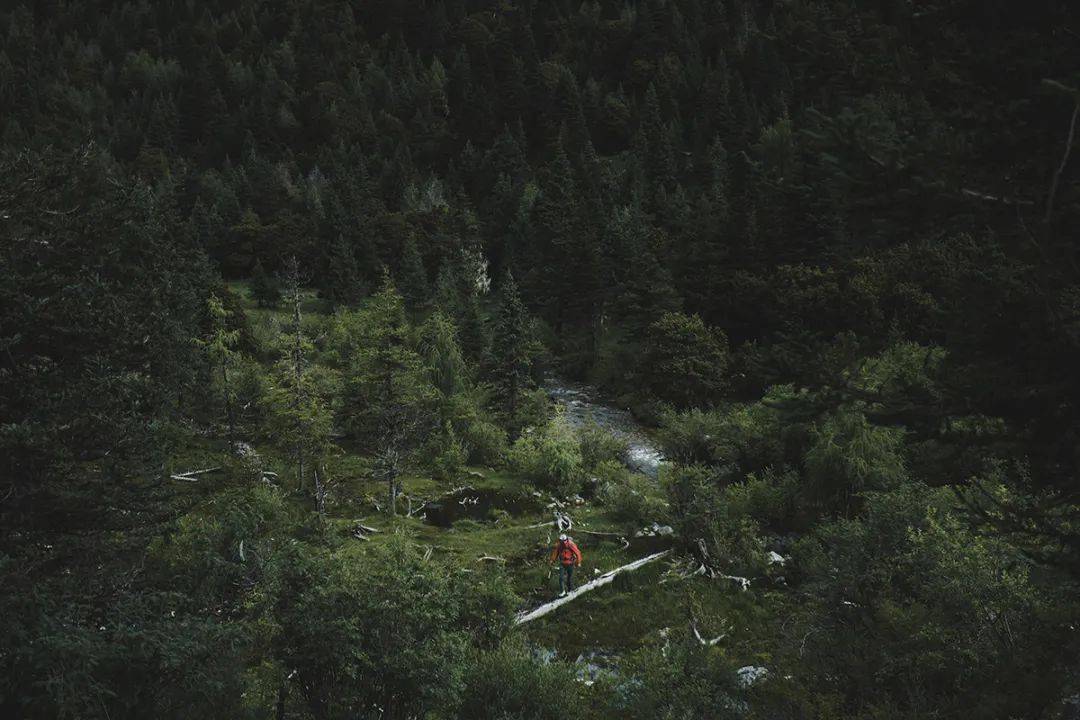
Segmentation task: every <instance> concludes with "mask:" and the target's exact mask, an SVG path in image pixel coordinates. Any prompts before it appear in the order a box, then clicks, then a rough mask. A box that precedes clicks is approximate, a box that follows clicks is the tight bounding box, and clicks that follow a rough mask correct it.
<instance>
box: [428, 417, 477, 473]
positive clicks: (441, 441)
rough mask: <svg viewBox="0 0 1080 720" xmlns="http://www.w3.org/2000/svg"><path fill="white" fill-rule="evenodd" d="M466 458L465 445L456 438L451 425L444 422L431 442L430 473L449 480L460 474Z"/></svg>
mask: <svg viewBox="0 0 1080 720" xmlns="http://www.w3.org/2000/svg"><path fill="white" fill-rule="evenodd" d="M467 458H468V454H467V452H466V449H465V445H464V444H463V443H462V442H461V441H460V440H458V438H457V433H455V432H454V428H453V426H452V425H451V424H450V423H449V422H447V423H444V424H443V430H442V432H440V433H437V434H436V435H435V438H434V439H433V442H432V447H431V460H430V465H431V474H432V475H433V476H434V477H435V478H437V479H439V480H451V479H453V478H455V477H457V476H458V474H460V472H461V468H462V467H463V466H464V465H465V461H466V459H467Z"/></svg>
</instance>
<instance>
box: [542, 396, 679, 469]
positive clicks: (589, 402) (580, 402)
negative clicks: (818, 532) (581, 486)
mask: <svg viewBox="0 0 1080 720" xmlns="http://www.w3.org/2000/svg"><path fill="white" fill-rule="evenodd" d="M544 389H545V390H547V392H548V395H550V396H551V399H552V400H554V401H555V403H556V404H557V405H558V406H559V407H561V408H562V409H563V412H564V413H565V414H566V418H567V420H569V421H570V424H571V425H573V426H574V427H580V426H582V425H585V424H586V423H588V422H590V421H591V422H594V423H596V424H597V425H599V426H600V427H602V428H604V429H606V430H608V431H610V432H611V433H612V434H613V435H615V436H616V437H618V438H621V439H622V440H624V441H625V442H626V445H627V452H626V457H625V458H624V461H625V462H626V465H627V467H629V468H630V469H631V470H634V471H635V472H639V473H642V474H644V475H647V476H649V477H651V478H655V477H656V475H657V472H658V471H659V469H660V462H661V461H662V460H663V456H662V455H661V454H660V450H659V449H658V448H657V447H656V444H655V443H654V442H653V440H652V438H651V437H650V436H649V433H648V432H647V431H646V430H645V427H644V426H643V425H642V424H641V423H639V422H638V421H637V419H635V418H634V416H633V414H632V413H631V412H630V411H629V410H624V409H622V408H617V407H613V406H611V405H609V404H606V403H605V402H604V401H603V400H601V399H600V393H599V391H598V390H597V389H596V388H594V387H592V386H591V385H585V384H583V383H576V382H571V381H568V380H564V379H563V378H560V377H556V376H554V375H549V376H548V377H547V378H546V379H545V382H544Z"/></svg>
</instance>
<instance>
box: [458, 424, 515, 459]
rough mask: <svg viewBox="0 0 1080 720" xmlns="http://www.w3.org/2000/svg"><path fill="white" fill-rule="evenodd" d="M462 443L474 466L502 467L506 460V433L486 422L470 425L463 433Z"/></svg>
mask: <svg viewBox="0 0 1080 720" xmlns="http://www.w3.org/2000/svg"><path fill="white" fill-rule="evenodd" d="M462 441H463V442H464V443H465V448H466V451H467V452H468V460H469V462H470V463H472V464H473V465H500V464H502V462H503V461H504V460H505V459H506V454H507V452H508V442H507V439H506V431H505V430H503V429H502V428H501V427H499V426H498V425H496V424H494V423H490V422H487V421H486V420H476V421H474V422H472V423H470V424H469V425H468V426H467V427H466V428H465V430H464V431H463V432H462Z"/></svg>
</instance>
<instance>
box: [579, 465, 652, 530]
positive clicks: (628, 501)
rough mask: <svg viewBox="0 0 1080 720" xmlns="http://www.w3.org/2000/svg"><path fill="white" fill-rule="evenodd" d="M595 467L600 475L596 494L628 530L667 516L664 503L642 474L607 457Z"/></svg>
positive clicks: (614, 518) (612, 516) (638, 528)
mask: <svg viewBox="0 0 1080 720" xmlns="http://www.w3.org/2000/svg"><path fill="white" fill-rule="evenodd" d="M597 470H598V472H597V475H598V478H601V479H600V486H599V487H598V488H597V491H596V498H597V499H598V500H599V501H600V502H601V503H602V504H603V505H604V506H605V507H606V508H607V509H608V511H609V513H610V515H611V518H612V519H613V520H615V521H616V522H618V523H619V524H620V526H621V527H623V528H624V529H625V530H626V531H627V532H628V533H632V532H633V531H635V530H640V529H641V528H643V527H645V526H646V525H648V524H650V523H655V522H662V521H664V520H665V519H666V518H667V507H666V503H665V502H664V500H663V498H662V497H658V496H657V492H656V489H655V486H654V484H653V483H652V481H650V480H649V479H648V478H646V477H645V476H644V475H639V474H637V473H630V472H627V471H626V469H625V468H622V467H621V466H619V465H618V464H617V463H614V462H611V461H608V462H605V463H602V464H601V465H600V467H599V468H598V469H597Z"/></svg>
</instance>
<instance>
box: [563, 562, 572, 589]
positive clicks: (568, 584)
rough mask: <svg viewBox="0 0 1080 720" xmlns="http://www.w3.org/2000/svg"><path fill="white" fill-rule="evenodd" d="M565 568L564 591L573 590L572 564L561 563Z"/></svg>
mask: <svg viewBox="0 0 1080 720" xmlns="http://www.w3.org/2000/svg"><path fill="white" fill-rule="evenodd" d="M563 567H564V568H566V592H573V590H574V566H573V565H563Z"/></svg>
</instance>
